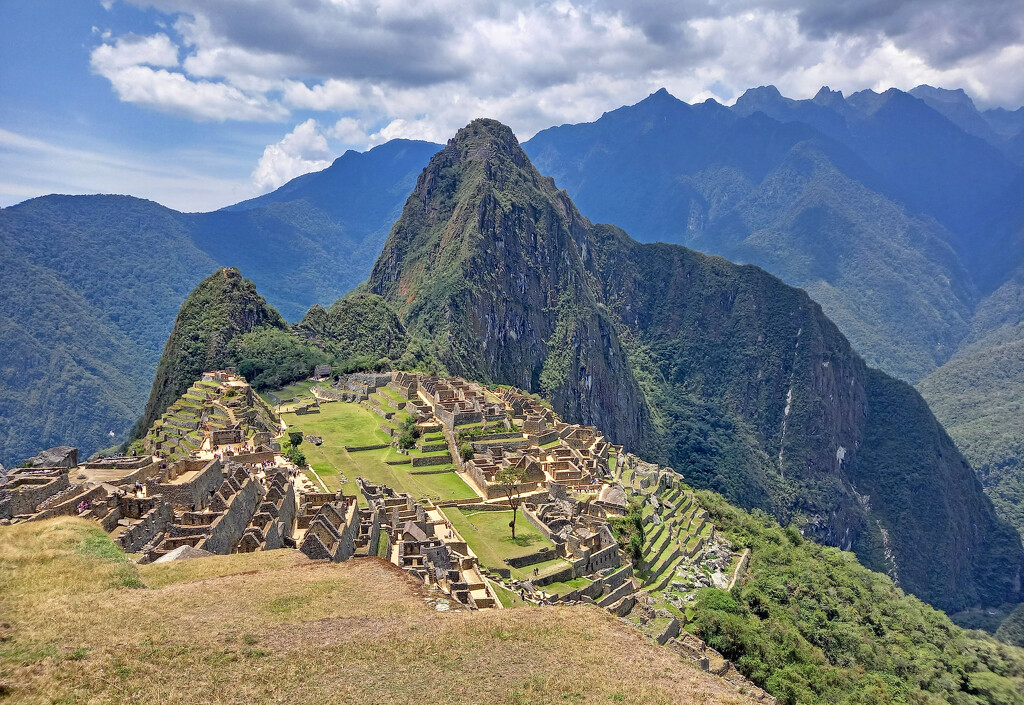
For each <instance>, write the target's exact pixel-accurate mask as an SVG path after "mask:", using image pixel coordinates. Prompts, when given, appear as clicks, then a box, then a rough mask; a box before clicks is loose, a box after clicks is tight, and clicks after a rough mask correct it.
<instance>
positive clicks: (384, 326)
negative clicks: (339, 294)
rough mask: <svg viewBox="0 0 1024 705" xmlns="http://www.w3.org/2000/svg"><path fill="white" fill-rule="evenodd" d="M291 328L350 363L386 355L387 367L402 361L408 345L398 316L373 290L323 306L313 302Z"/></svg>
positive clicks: (366, 364)
mask: <svg viewBox="0 0 1024 705" xmlns="http://www.w3.org/2000/svg"><path fill="white" fill-rule="evenodd" d="M292 330H294V331H295V333H296V334H297V335H298V336H300V337H301V338H303V339H305V340H307V341H309V342H310V343H311V344H312V345H314V346H316V347H317V348H319V349H321V350H323V351H324V352H326V353H328V354H329V355H331V356H333V357H334V358H335V359H336V360H345V361H346V362H347V364H350V365H354V366H361V367H370V366H372V365H374V364H375V363H377V362H378V361H380V360H381V358H386V359H387V362H386V364H387V365H388V366H389V367H390V366H391V365H393V364H396V363H399V362H400V361H402V357H403V355H405V353H406V350H407V349H408V347H409V341H408V337H407V336H406V332H405V328H404V327H403V326H402V323H401V321H399V320H398V316H397V315H396V314H395V312H394V311H393V310H392V309H391V307H390V306H388V305H387V304H386V303H385V302H384V300H383V299H381V298H380V297H379V296H375V295H374V294H363V293H350V294H348V295H347V296H345V297H343V298H341V299H338V300H337V301H335V302H334V303H333V304H331V306H330V307H329V308H326V309H325V308H324V307H323V306H320V305H319V304H317V305H315V306H313V307H312V308H311V309H309V311H308V312H307V313H306V315H305V316H303V318H302V320H301V321H300V322H299V323H296V324H295V325H294V326H292ZM404 362H405V363H409V362H412V361H411V360H405V361H404ZM402 367H403V368H404V369H408V368H409V367H411V365H410V364H403V365H402Z"/></svg>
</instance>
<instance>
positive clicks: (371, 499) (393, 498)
mask: <svg viewBox="0 0 1024 705" xmlns="http://www.w3.org/2000/svg"><path fill="white" fill-rule="evenodd" d="M356 483H357V484H358V486H359V489H360V492H362V494H363V496H364V497H365V498H366V501H367V503H368V504H369V505H370V509H371V511H373V512H374V514H375V515H376V516H377V517H378V518H379V519H380V523H381V527H382V528H383V530H384V532H385V534H386V536H387V544H388V548H387V556H386V558H388V559H389V560H390V561H391V562H392V563H394V564H396V565H397V566H398V567H400V568H402V569H403V570H405V571H407V572H409V573H411V574H412V575H415V576H416V577H417V578H419V579H420V580H422V581H423V583H424V584H426V585H429V586H431V587H434V588H437V589H439V590H441V591H442V592H444V593H445V594H447V595H450V596H451V597H452V598H453V599H455V600H456V601H457V602H459V603H460V604H462V605H464V606H465V607H466V608H468V609H471V610H473V609H487V608H492V607H496V606H497V605H498V600H497V597H496V596H495V595H494V592H493V590H492V589H491V588H490V587H489V586H488V584H487V581H486V579H485V578H484V576H483V573H482V572H481V570H480V566H479V562H478V560H477V557H476V554H474V553H473V552H472V550H471V549H470V548H469V545H468V544H467V543H466V541H465V540H464V539H463V538H462V536H461V535H460V534H459V533H458V531H457V530H456V529H455V528H454V527H453V526H452V525H451V522H449V521H448V517H447V516H445V514H444V511H443V510H442V509H441V508H440V507H427V506H424V505H423V504H421V503H419V502H417V501H415V500H414V499H413V498H412V497H411V496H410V495H408V494H405V493H397V492H395V491H394V490H392V489H391V488H390V487H387V486H386V485H374V484H371V483H369V482H367V481H366V480H364V479H363V478H357V479H356Z"/></svg>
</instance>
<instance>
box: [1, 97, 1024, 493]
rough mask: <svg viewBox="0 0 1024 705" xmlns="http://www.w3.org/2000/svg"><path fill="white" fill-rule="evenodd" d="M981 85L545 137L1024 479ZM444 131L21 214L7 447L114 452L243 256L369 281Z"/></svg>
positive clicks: (692, 115)
mask: <svg viewBox="0 0 1024 705" xmlns="http://www.w3.org/2000/svg"><path fill="white" fill-rule="evenodd" d="M965 99H966V96H964V95H963V94H961V93H956V92H952V91H941V90H938V89H929V88H927V87H921V88H918V89H915V90H914V91H912V92H911V93H909V94H908V93H904V92H901V91H896V90H890V91H887V92H885V93H883V94H875V93H872V92H870V91H865V92H861V93H857V94H854V95H851V96H849V97H845V98H844V97H843V96H841V95H839V94H837V93H836V92H832V91H828V90H826V89H823V90H822V91H821V92H819V93H818V95H817V96H815V98H814V99H812V100H804V101H792V100H789V99H786V98H784V97H782V96H781V95H779V93H778V91H776V90H774V89H772V88H770V87H768V88H761V89H753V90H751V91H748V93H747V94H745V95H744V96H743V97H742V98H740V100H738V101H737V103H736V105H735V106H733V107H732V108H727V107H724V106H721V105H718V104H716V103H714V102H713V101H708V102H705V103H702V104H699V105H692V106H690V105H687V104H685V103H683V102H681V101H678V100H676V99H674V98H672V97H671V96H670V95H668V94H667V93H665V92H663V91H661V92H658V93H656V94H654V95H652V96H651V97H649V98H648V99H646V100H644V101H641V102H640V103H639V104H637V105H635V106H629V107H625V108H620V109H618V110H615V111H612V112H610V113H607V114H606V115H605V116H603V117H602V118H601V119H600V120H598V121H596V122H594V123H587V124H583V125H575V126H562V127H557V128H551V129H549V130H545V131H543V132H541V133H539V134H538V135H537V136H536V137H534V138H533V139H531V140H529V141H528V142H526V143H525V144H524V145H523V147H524V149H525V152H526V154H528V155H529V156H530V157H531V159H532V160H533V161H534V163H535V164H536V165H537V167H538V169H539V171H540V172H541V173H543V174H546V175H549V176H553V177H554V179H555V183H556V185H557V186H558V187H559V188H564V189H566V190H567V191H568V193H569V196H571V197H572V199H573V200H574V201H575V203H576V204H577V205H578V207H579V208H580V210H581V212H582V213H583V214H584V215H586V216H587V217H589V218H591V219H592V220H594V221H602V222H610V223H614V224H615V225H618V226H621V227H623V228H625V229H626V231H628V232H629V233H630V235H631V236H633V237H634V238H637V239H638V240H640V241H641V242H652V241H657V240H661V241H666V242H675V243H680V244H685V245H687V246H689V247H692V248H694V249H698V250H701V251H704V252H708V253H712V254H720V255H723V256H726V257H728V258H730V259H733V260H735V261H739V262H749V263H753V264H757V265H759V266H761V267H764V268H765V269H766V270H768V271H769V272H771V273H773V274H775V275H777V276H779V277H781V278H782V279H783V280H784V281H786V282H787V283H789V284H793V285H796V286H800V287H802V288H804V289H806V290H807V292H808V293H809V294H810V296H811V298H812V299H814V300H815V301H817V302H818V303H820V304H821V306H822V308H823V310H824V312H825V313H826V314H827V315H828V316H829V317H830V318H831V319H832V320H834V321H835V322H836V323H837V324H838V326H839V328H840V329H841V330H842V331H843V333H845V334H846V336H847V337H848V338H849V339H850V341H851V342H852V344H853V348H854V349H855V350H856V351H857V352H859V353H861V354H862V355H863V356H864V357H865V359H866V361H867V362H868V363H869V364H870V365H875V366H878V367H880V368H881V369H883V370H885V371H887V372H890V373H892V374H895V375H896V376H898V377H900V378H902V379H904V380H907V381H909V382H912V383H917V382H919V381H920V380H922V379H924V378H925V377H928V376H929V375H932V376H931V377H929V379H928V380H926V381H925V382H924V383H922V387H921V388H922V390H923V391H924V392H925V393H926V395H927V396H928V398H929V400H930V401H932V403H933V405H934V407H935V409H936V411H937V412H938V413H939V416H940V420H942V421H944V422H945V423H947V424H949V425H950V428H951V430H952V432H953V434H954V438H955V439H956V440H957V441H958V443H960V446H961V448H962V449H963V450H964V452H965V453H967V455H968V458H969V459H970V460H972V462H974V463H975V464H977V465H979V466H981V467H983V468H986V469H988V468H990V469H991V471H983V473H982V476H983V477H986V478H997V477H998V478H1003V477H1019V475H1020V473H1019V470H1020V467H1019V458H1020V454H1019V444H1020V437H1019V430H1017V429H1016V427H1015V426H1014V425H1013V423H1012V421H1011V419H1012V418H1013V416H1012V414H1005V413H1002V410H1003V408H1004V406H1006V405H1009V406H1008V407H1007V408H1010V409H1012V408H1014V406H1013V405H1014V404H1016V403H1018V402H1019V399H1020V396H1019V392H1014V391H1008V393H1004V394H1000V395H992V394H986V395H984V396H983V398H980V399H976V400H975V401H973V402H971V403H961V401H959V400H960V399H961V398H960V397H958V396H957V389H958V388H959V387H960V386H962V383H963V380H965V379H969V378H971V375H975V376H977V375H978V374H981V375H982V376H983V377H984V378H985V380H987V382H986V383H987V384H989V385H990V387H991V388H993V389H997V388H998V389H1001V390H1020V389H1022V388H1024V370H1021V364H1020V363H1019V357H1013V355H1014V353H1013V351H1014V350H1016V349H1017V348H1015V347H1014V345H1019V341H1020V340H1021V333H1020V327H1021V326H1020V325H1019V323H1020V320H1021V318H1020V317H1021V313H1020V311H1021V307H1020V305H1019V303H1020V298H1019V296H1020V291H1021V288H1020V283H1019V282H1020V277H1019V275H1018V272H1019V271H1020V268H1021V267H1022V266H1024V254H1022V253H1024V246H1022V244H1021V243H1022V232H1024V213H1022V211H1021V207H1020V204H1021V202H1022V200H1024V199H1022V194H1024V180H1022V179H1024V177H1022V175H1021V174H1022V171H1021V167H1020V164H1021V153H1020V150H1019V146H1020V144H1021V141H1022V139H1024V138H1022V134H1024V113H1022V111H1021V110H1017V111H1006V110H994V111H986V112H984V113H981V112H979V111H977V110H975V109H974V108H973V105H972V104H970V103H969V99H966V100H965ZM985 125H987V126H988V128H986V127H985ZM437 149H438V146H437V145H432V144H427V143H415V142H407V141H395V142H390V143H387V144H385V145H382V146H381V147H378V148H376V149H374V150H371V151H370V152H367V153H365V154H357V153H348V154H346V155H344V156H343V157H341V158H340V159H338V160H337V161H336V162H335V163H334V164H333V165H332V166H331V167H330V168H328V169H327V170H325V171H323V172H319V173H314V174H307V175H306V176H303V177H300V178H298V179H295V180H294V181H292V182H290V183H289V184H287V185H285V186H284V187H282V188H281V189H279V190H278V191H275V192H274V193H272V194H268V195H267V196H263V197H261V198H259V199H254V200H253V201H248V202H245V203H242V204H238V205H236V206H232V207H229V208H226V209H224V210H222V211H217V212H215V213H210V214H180V213H177V212H174V211H171V210H169V209H166V208H163V207H160V206H158V205H157V204H153V203H151V202H144V201H139V200H137V199H130V198H127V197H56V196H52V197H44V198H41V199H34V200H32V201H29V202H26V203H23V204H20V205H18V206H14V207H12V208H7V209H4V210H3V211H0V248H2V249H3V254H4V260H3V261H4V264H3V265H2V267H3V271H2V274H3V275H4V276H3V277H2V280H3V282H4V283H3V284H2V285H0V286H2V287H3V288H4V294H5V300H7V301H11V302H12V303H11V305H9V306H6V307H5V309H4V311H3V312H2V316H3V321H2V326H0V340H2V342H3V346H2V347H3V349H4V350H5V351H7V355H9V358H8V359H5V360H4V361H3V364H2V369H3V383H2V384H3V390H4V391H3V395H4V397H3V399H2V400H0V424H2V427H0V461H3V462H7V463H10V462H13V461H17V460H18V459H20V458H21V457H26V456H27V455H30V454H31V452H32V451H34V450H35V449H37V448H38V447H40V446H45V445H49V444H56V443H63V442H70V443H74V444H77V445H81V446H82V447H83V448H84V449H86V450H92V449H95V448H97V447H100V446H101V445H106V444H107V443H108V441H109V440H110V439H109V437H108V435H107V432H108V431H111V430H112V431H114V434H115V438H117V439H120V438H123V437H124V434H125V433H126V432H127V430H128V428H129V427H130V426H131V424H132V422H133V421H134V420H135V419H136V418H137V417H138V416H139V415H140V413H141V411H142V409H141V406H140V405H141V401H140V400H141V399H142V398H144V396H145V389H146V388H147V386H148V382H149V380H150V379H152V373H153V370H154V369H155V366H156V361H157V357H158V355H159V351H160V346H161V345H162V343H163V341H164V340H165V338H166V336H167V333H168V332H169V330H170V326H171V322H172V319H173V312H174V311H175V310H176V308H177V306H178V304H179V303H180V301H181V300H182V299H183V298H184V295H185V294H186V293H187V292H188V291H189V290H190V288H191V287H192V286H194V285H195V284H196V283H197V282H198V281H199V280H200V279H201V278H202V277H203V276H205V275H206V274H208V273H209V272H210V271H212V270H213V269H214V268H216V266H218V265H226V264H230V265H233V266H238V267H240V268H241V270H242V271H243V273H244V274H245V275H246V276H248V277H250V278H252V279H253V281H254V282H255V283H256V285H257V286H258V288H259V290H260V292H261V293H263V294H264V295H265V296H266V297H267V299H268V301H269V302H270V303H272V304H273V305H275V306H276V307H277V308H278V309H279V310H280V311H281V312H282V314H283V315H284V316H285V318H287V319H289V320H297V319H298V318H299V317H300V316H301V315H302V314H303V313H304V312H305V311H306V309H307V308H308V307H309V306H310V305H311V304H313V303H317V302H319V303H324V304H326V303H329V302H330V301H332V300H334V299H335V298H337V297H338V296H339V295H340V294H342V293H344V291H346V290H347V289H349V288H351V287H352V286H354V285H355V284H356V283H358V282H359V281H362V280H363V279H365V278H366V276H367V274H368V273H369V271H370V267H371V265H372V263H373V261H374V258H375V257H376V255H377V254H378V253H379V251H380V248H381V246H382V244H383V242H384V239H385V236H386V235H387V232H388V230H389V229H390V227H391V225H392V223H393V222H394V220H395V218H396V217H397V216H398V214H399V212H400V208H401V205H402V202H403V200H404V199H405V197H406V195H407V194H408V192H409V190H410V189H411V188H412V186H413V183H414V181H415V178H416V175H417V174H418V173H419V171H420V169H421V168H422V167H423V165H424V164H426V162H427V160H428V158H429V156H430V155H431V154H433V153H434V152H435V151H436V150H437ZM125 242H128V243H133V244H134V246H133V247H125V245H124V243H125ZM128 273H131V275H132V276H126V274H128ZM139 280H142V282H143V283H139ZM30 301H31V302H32V305H29V302H30ZM69 302H70V303H69ZM41 304H42V305H41ZM7 355H5V357H7ZM1007 355H1009V358H1007ZM1007 359H1009V362H1007V361H1006V360H1007ZM951 360H952V362H950V361H951ZM993 360H997V361H998V362H993ZM1010 363H1012V364H1010ZM947 364H948V366H947ZM978 370H982V372H978ZM1015 394H1016V395H1017V396H1014V395H1015ZM69 409H70V410H73V411H72V412H71V413H69ZM981 418H984V419H986V421H984V422H983V423H981V424H980V426H982V428H981V429H980V430H979V429H978V426H979V424H978V423H976V420H977V419H981ZM1015 444H1016V445H1015ZM999 482H1001V480H1000V481H997V480H996V479H993V480H992V482H991V483H990V484H999ZM997 500H998V496H997ZM1001 506H1002V505H1001ZM1003 511H1004V512H1008V510H1007V509H1006V507H1005V506H1004V507H1003Z"/></svg>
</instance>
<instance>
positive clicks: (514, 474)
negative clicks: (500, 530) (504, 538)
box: [494, 466, 526, 539]
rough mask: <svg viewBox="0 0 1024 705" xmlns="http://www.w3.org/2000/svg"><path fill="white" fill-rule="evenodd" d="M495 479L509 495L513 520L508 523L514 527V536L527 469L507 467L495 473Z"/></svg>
mask: <svg viewBox="0 0 1024 705" xmlns="http://www.w3.org/2000/svg"><path fill="white" fill-rule="evenodd" d="M494 481H495V482H496V483H498V484H499V485H501V491H502V492H504V493H505V496H506V497H508V503H509V506H511V507H512V521H510V522H509V523H508V526H509V528H510V529H512V538H513V539H514V538H515V537H516V513H517V511H518V510H519V505H520V504H522V501H523V496H522V495H523V487H522V485H523V483H524V482H525V481H526V470H525V469H523V468H520V467H514V466H511V467H507V468H504V469H503V470H499V471H498V472H497V473H496V474H495V475H494Z"/></svg>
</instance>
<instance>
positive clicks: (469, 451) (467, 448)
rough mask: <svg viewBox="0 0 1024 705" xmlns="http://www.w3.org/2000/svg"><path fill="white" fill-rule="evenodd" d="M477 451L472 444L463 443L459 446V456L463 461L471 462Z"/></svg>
mask: <svg viewBox="0 0 1024 705" xmlns="http://www.w3.org/2000/svg"><path fill="white" fill-rule="evenodd" d="M475 452H476V451H474V450H473V444H472V443H468V442H467V443H463V444H462V445H460V446H459V455H460V456H462V459H463V460H470V459H472V457H473V454H474V453H475Z"/></svg>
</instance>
